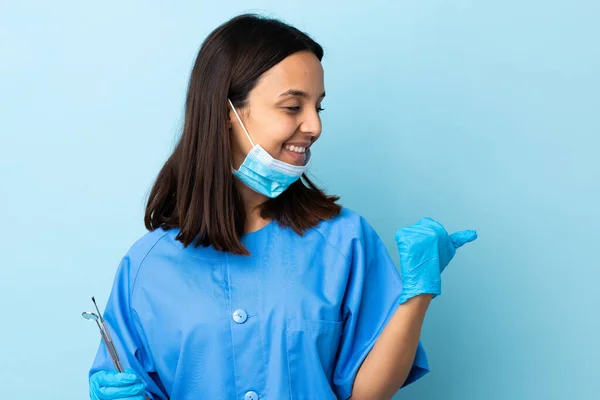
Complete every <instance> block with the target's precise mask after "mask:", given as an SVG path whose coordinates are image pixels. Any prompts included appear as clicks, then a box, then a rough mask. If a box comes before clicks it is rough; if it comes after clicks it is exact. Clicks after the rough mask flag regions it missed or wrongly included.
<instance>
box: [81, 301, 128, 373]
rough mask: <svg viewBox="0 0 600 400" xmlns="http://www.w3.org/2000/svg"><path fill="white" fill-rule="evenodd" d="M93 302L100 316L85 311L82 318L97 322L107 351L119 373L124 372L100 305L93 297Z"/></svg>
mask: <svg viewBox="0 0 600 400" xmlns="http://www.w3.org/2000/svg"><path fill="white" fill-rule="evenodd" d="M92 301H93V302H94V306H96V311H97V312H98V314H94V313H93V312H89V311H85V312H83V313H81V316H82V317H83V318H85V319H87V320H91V321H96V325H98V329H99V330H100V336H102V340H103V341H104V344H105V345H106V349H107V350H108V353H109V354H110V358H111V359H112V362H113V364H114V365H115V368H116V369H117V372H124V371H125V370H124V369H123V366H122V364H121V360H119V355H118V354H117V349H116V348H115V345H114V344H113V341H112V338H111V336H110V332H109V330H108V327H107V326H106V322H104V318H102V313H101V312H100V310H99V309H98V305H97V304H96V299H94V297H93V296H92Z"/></svg>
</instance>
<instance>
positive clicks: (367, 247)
mask: <svg viewBox="0 0 600 400" xmlns="http://www.w3.org/2000/svg"><path fill="white" fill-rule="evenodd" d="M348 262H349V263H350V264H351V271H350V277H349V282H348V285H347V289H346V293H345V296H344V303H343V310H342V313H343V315H342V317H343V318H344V329H343V332H342V337H341V341H340V345H339V348H338V355H337V360H336V366H335V372H334V376H333V381H334V388H335V391H336V394H337V397H338V398H339V399H347V398H349V397H350V396H351V394H352V385H353V383H354V379H355V377H356V374H357V372H358V370H359V368H360V366H361V365H362V363H363V361H364V360H365V358H366V357H367V355H368V354H369V352H370V351H371V349H372V348H373V345H374V344H375V342H376V340H377V338H378V337H379V335H380V334H381V332H382V331H383V328H384V327H385V326H386V324H387V322H388V321H389V319H390V318H391V317H392V315H393V314H394V312H395V311H396V309H397V308H398V306H399V305H400V300H399V297H400V292H401V290H402V280H401V277H400V274H399V273H398V270H397V269H396V266H395V265H394V262H393V261H392V259H391V258H390V255H389V254H388V252H387V250H386V248H385V245H384V244H383V242H382V241H381V239H380V238H379V236H378V235H377V233H376V232H375V231H374V230H373V228H371V226H369V224H368V223H367V222H366V221H364V219H363V220H362V226H361V232H360V234H359V235H358V238H356V239H354V243H353V246H352V251H351V254H349V255H348ZM427 372H429V366H428V363H427V357H426V354H425V351H424V349H423V346H422V344H421V342H420V341H419V345H418V348H417V352H416V355H415V359H414V361H413V366H412V368H411V370H410V373H409V374H408V377H407V379H406V381H405V382H404V384H403V385H402V387H404V386H406V385H408V384H410V383H412V382H414V381H416V380H417V379H419V378H421V377H423V376H424V375H425V374H426V373H427Z"/></svg>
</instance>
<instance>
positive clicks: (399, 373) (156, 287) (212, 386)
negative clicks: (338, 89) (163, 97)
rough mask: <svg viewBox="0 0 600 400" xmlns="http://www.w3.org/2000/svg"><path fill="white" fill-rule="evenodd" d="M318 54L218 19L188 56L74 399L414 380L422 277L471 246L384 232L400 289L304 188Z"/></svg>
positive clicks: (331, 207) (289, 35)
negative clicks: (175, 122) (105, 332)
mask: <svg viewBox="0 0 600 400" xmlns="http://www.w3.org/2000/svg"><path fill="white" fill-rule="evenodd" d="M322 57H323V49H322V48H321V46H319V45H318V44H317V43H315V42H314V41H313V40H312V39H310V38H309V37H308V36H307V35H306V34H304V33H302V32H300V31H299V30H297V29H295V28H293V27H291V26H289V25H287V24H284V23H282V22H280V21H277V20H273V19H268V18H263V17H259V16H255V15H241V16H239V17H236V18H233V19H232V20H230V21H228V22H227V23H225V24H223V25H222V26H220V27H218V28H217V29H216V30H215V31H213V32H212V33H211V34H210V35H209V37H208V38H207V39H206V41H205V42H204V43H203V45H202V47H201V49H200V52H199V54H198V57H197V59H196V62H195V65H194V68H193V70H192V73H191V78H190V82H189V89H188V94H187V100H186V106H185V107H186V110H185V124H184V127H183V134H182V136H181V139H180V141H179V143H178V144H177V146H176V147H175V149H174V151H173V154H172V155H171V156H170V157H169V159H168V160H167V162H166V163H165V165H164V167H163V168H162V170H161V171H160V173H159V175H158V177H157V179H156V182H155V184H154V187H153V189H152V192H151V194H150V196H149V201H148V204H147V208H146V216H145V224H146V227H147V228H148V230H149V233H147V234H146V235H145V236H143V237H142V238H141V239H139V240H138V241H137V242H136V243H135V244H133V246H132V247H131V249H130V250H129V251H128V253H127V254H126V255H125V256H124V258H123V259H122V261H121V264H120V266H119V268H118V271H117V274H116V277H115V282H114V286H113V289H112V292H111V295H110V298H109V301H108V305H107V307H106V310H105V319H106V322H107V324H108V326H109V329H110V330H111V332H112V336H113V340H114V342H115V345H116V347H117V350H118V353H119V355H120V357H121V360H122V363H123V364H124V366H125V367H126V368H127V372H126V373H117V372H116V371H114V368H113V367H112V363H111V359H110V356H109V355H108V353H107V351H106V349H105V347H104V346H103V345H101V346H100V349H99V351H98V355H97V357H96V360H95V362H94V364H93V367H92V369H91V371H90V396H91V398H92V399H140V400H141V399H144V398H151V399H168V398H170V399H177V400H179V399H181V400H183V399H240V400H242V399H243V400H258V399H272V400H275V399H277V400H279V399H289V398H291V399H335V398H338V399H348V398H352V399H355V400H356V399H389V398H390V397H391V396H392V395H393V394H394V393H395V392H396V391H397V390H398V389H399V388H400V387H402V386H403V385H407V384H409V383H411V382H413V381H415V380H416V379H418V378H420V377H422V376H423V375H424V374H425V373H426V372H427V371H428V366H427V360H426V357H425V353H424V350H423V348H422V347H421V345H420V342H419V336H420V331H421V326H422V322H423V318H424V316H425V313H426V310H427V308H428V306H429V302H430V300H431V298H432V297H433V296H435V295H439V294H440V293H441V291H440V273H441V271H442V270H443V269H444V267H445V266H446V265H447V264H448V263H449V262H450V259H451V258H452V257H453V256H454V252H455V249H456V248H458V247H460V246H461V245H462V244H464V243H466V242H468V241H471V240H473V239H474V238H475V235H476V234H475V232H474V231H462V232H458V233H456V234H454V235H451V236H450V235H448V234H447V233H446V231H445V230H444V228H443V227H442V226H441V225H440V224H439V223H437V222H435V221H433V220H431V219H423V220H421V221H419V222H418V223H417V224H415V225H412V226H409V227H406V228H403V229H400V230H399V231H398V232H397V235H396V240H397V243H398V248H399V250H400V256H401V261H402V262H401V264H402V265H401V272H402V279H401V277H400V275H399V274H398V272H397V270H396V268H395V267H394V264H393V262H392V260H391V258H390V256H389V255H388V253H387V251H386V249H385V247H384V245H383V243H382V241H381V240H380V238H379V237H378V235H377V234H376V232H375V231H374V230H373V228H372V227H371V226H370V225H369V224H368V223H367V222H366V221H365V220H364V219H363V218H362V217H361V216H360V215H358V214H357V213H355V212H353V211H351V210H348V209H346V208H342V207H341V206H340V205H338V204H337V200H338V198H337V197H334V196H328V195H326V194H325V193H323V192H322V191H321V190H320V189H319V188H317V187H316V186H315V185H314V184H313V183H312V182H311V181H310V180H309V179H308V178H307V177H306V175H305V171H306V169H307V167H308V165H309V163H310V157H311V156H310V154H311V147H312V145H314V143H315V142H316V141H317V140H318V138H319V136H320V135H321V119H320V117H319V113H320V112H321V111H322V108H321V107H322V101H323V98H324V97H325V88H324V79H323V68H322V66H321V59H322Z"/></svg>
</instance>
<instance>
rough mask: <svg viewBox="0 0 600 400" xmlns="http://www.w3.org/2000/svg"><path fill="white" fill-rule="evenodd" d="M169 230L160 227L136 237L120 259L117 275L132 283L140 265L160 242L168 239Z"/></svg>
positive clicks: (154, 250) (155, 249)
mask: <svg viewBox="0 0 600 400" xmlns="http://www.w3.org/2000/svg"><path fill="white" fill-rule="evenodd" d="M170 234H171V231H169V230H164V229H162V228H159V229H156V230H154V231H150V232H147V233H146V234H144V235H143V236H141V237H140V238H138V239H137V240H136V241H135V242H134V243H133V244H132V245H131V246H130V247H129V249H128V250H127V252H126V253H125V255H124V256H123V257H122V259H121V263H120V265H119V269H118V271H117V275H118V276H119V277H121V278H125V279H127V280H128V281H129V282H130V284H133V282H134V281H135V278H136V276H137V274H138V272H139V270H140V268H141V266H142V265H143V264H144V263H145V262H146V260H148V258H151V256H152V255H153V254H155V253H156V252H157V251H160V250H157V248H160V247H161V245H162V244H164V243H165V242H168V241H169V238H168V236H170Z"/></svg>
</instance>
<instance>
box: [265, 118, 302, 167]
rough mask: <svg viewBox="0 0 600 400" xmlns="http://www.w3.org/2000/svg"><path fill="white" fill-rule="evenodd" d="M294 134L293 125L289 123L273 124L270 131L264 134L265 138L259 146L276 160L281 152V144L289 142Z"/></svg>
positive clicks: (294, 127) (294, 128)
mask: <svg viewBox="0 0 600 400" xmlns="http://www.w3.org/2000/svg"><path fill="white" fill-rule="evenodd" d="M295 132H296V126H295V124H293V123H290V122H289V121H285V123H280V124H277V125H275V124H273V125H272V126H271V127H270V129H269V130H268V131H267V132H265V137H264V140H263V142H261V145H262V146H263V147H264V149H265V150H267V151H268V152H269V154H271V156H272V157H275V158H277V157H279V156H280V155H281V152H282V151H283V144H284V143H285V142H287V141H288V140H290V139H291V138H292V136H294V133H295ZM263 143H264V144H263Z"/></svg>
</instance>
